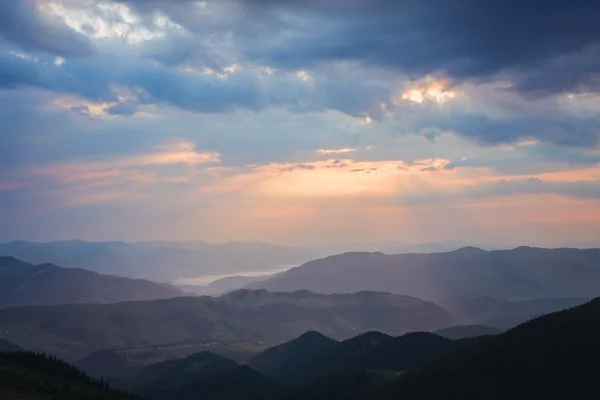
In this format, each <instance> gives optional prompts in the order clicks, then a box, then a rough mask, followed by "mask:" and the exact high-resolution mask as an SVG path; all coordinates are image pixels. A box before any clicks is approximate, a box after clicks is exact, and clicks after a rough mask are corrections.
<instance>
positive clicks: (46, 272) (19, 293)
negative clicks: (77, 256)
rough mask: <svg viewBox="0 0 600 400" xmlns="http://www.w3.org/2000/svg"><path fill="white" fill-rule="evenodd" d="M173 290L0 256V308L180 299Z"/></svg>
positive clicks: (180, 294) (163, 286)
mask: <svg viewBox="0 0 600 400" xmlns="http://www.w3.org/2000/svg"><path fill="white" fill-rule="evenodd" d="M182 295H183V292H182V291H181V290H179V289H177V288H175V287H170V286H167V285H161V284H158V283H154V282H150V281H147V280H139V279H135V280H134V279H127V278H120V277H116V276H109V275H101V274H98V273H95V272H91V271H86V270H82V269H76V268H61V267H57V266H55V265H52V264H43V265H31V264H28V263H25V262H22V261H19V260H17V259H14V258H12V257H0V308H6V307H17V306H23V305H55V304H66V303H115V302H120V301H126V300H153V299H160V298H171V297H177V296H182Z"/></svg>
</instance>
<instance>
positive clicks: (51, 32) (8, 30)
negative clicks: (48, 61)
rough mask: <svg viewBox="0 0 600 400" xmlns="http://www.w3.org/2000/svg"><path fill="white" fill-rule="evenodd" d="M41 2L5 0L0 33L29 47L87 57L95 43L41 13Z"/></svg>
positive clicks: (28, 48)
mask: <svg viewBox="0 0 600 400" xmlns="http://www.w3.org/2000/svg"><path fill="white" fill-rule="evenodd" d="M37 4H38V3H37V2H36V1H27V0H4V1H3V2H2V5H1V7H2V12H0V36H1V37H4V38H5V39H7V40H9V41H10V42H12V43H14V44H16V45H17V46H19V47H21V48H23V49H25V50H32V51H41V52H45V53H50V54H55V55H59V56H64V57H85V56H90V55H91V54H93V53H94V45H93V44H92V42H91V41H90V40H89V39H88V38H87V37H86V36H85V35H82V34H80V33H77V32H75V31H73V30H72V29H71V28H69V27H68V26H66V25H65V24H64V23H62V22H61V21H57V20H56V19H52V18H48V17H47V16H45V15H43V14H41V13H40V12H39V9H38V8H37ZM42 4H44V3H42Z"/></svg>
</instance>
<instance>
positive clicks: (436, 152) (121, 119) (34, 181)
mask: <svg viewBox="0 0 600 400" xmlns="http://www.w3.org/2000/svg"><path fill="white" fill-rule="evenodd" d="M0 11H1V12H0V107H1V109H2V120H3V132H2V141H3V146H1V147H0V205H1V206H2V208H1V210H2V211H0V216H1V217H2V218H4V219H6V220H7V221H9V225H5V226H6V227H5V228H2V230H0V240H12V239H17V238H24V239H28V238H35V239H41V240H45V239H52V238H69V237H75V236H82V237H89V238H112V236H113V235H114V232H115V230H116V231H119V232H122V237H123V238H125V239H136V238H142V237H141V236H144V238H159V237H160V238H167V239H168V238H178V239H190V238H202V239H210V240H227V239H237V240H254V239H264V240H277V239H278V238H283V239H284V240H286V241H288V242H303V241H307V240H306V237H311V238H313V239H311V240H316V241H338V240H360V239H362V238H363V237H365V236H369V237H374V238H381V239H390V238H391V239H398V240H404V241H413V242H414V241H428V240H429V239H431V240H443V239H449V236H452V235H455V234H456V231H455V230H454V231H453V227H452V226H453V225H455V226H460V227H461V229H460V231H461V233H460V235H462V238H463V239H466V240H472V239H473V238H477V237H481V236H482V235H484V236H486V235H487V236H486V237H489V238H490V240H499V241H502V240H504V241H506V240H508V239H506V238H511V237H512V236H511V233H510V232H511V231H512V230H513V229H512V228H514V227H510V226H508V225H507V221H512V222H513V223H514V224H515V226H519V229H518V231H519V232H522V233H521V234H520V235H521V236H522V237H523V240H526V241H529V242H536V240H537V239H536V235H542V236H543V238H541V239H540V240H541V241H542V242H544V241H545V242H546V243H550V242H552V243H556V242H559V241H560V239H561V238H562V237H564V238H569V237H577V238H578V239H577V240H595V239H596V238H597V237H598V235H600V232H599V231H598V229H597V228H594V227H593V224H592V223H593V222H597V221H596V220H597V219H599V218H600V215H599V214H598V211H597V210H598V209H600V208H598V207H597V206H598V205H600V199H599V198H600V189H599V187H600V183H599V180H600V146H599V144H600V114H599V112H598V110H599V109H600V93H599V91H600V85H599V82H600V75H599V73H600V27H599V25H598V24H597V21H598V19H600V6H598V5H597V4H596V2H593V1H577V0H576V1H570V2H566V1H550V2H546V3H544V4H543V5H541V4H540V5H538V4H535V5H534V4H523V2H517V1H513V0H509V1H504V2H497V1H472V0H463V1H459V2H453V3H452V4H451V5H450V4H442V3H440V2H434V1H429V0H426V1H419V2H417V1H391V0H373V1H369V2H367V1H363V0H350V1H345V2H339V1H333V0H325V1H313V0H295V1H287V0H227V1H214V0H208V1H187V0H177V1H172V0H169V1H167V0H151V1H141V0H122V1H97V0H82V1H75V0H9V1H6V2H5V3H3V4H2V5H0ZM582 210H589V212H590V216H589V218H587V219H581V218H580V217H579V216H580V215H581V213H582ZM444 213H448V214H444ZM469 213H470V214H469ZM506 213H509V214H510V215H511V216H513V217H511V218H508V217H507V218H504V219H503V222H502V224H501V225H502V226H504V225H506V226H504V227H503V228H502V229H503V231H502V232H500V233H498V234H495V233H494V229H495V228H494V227H492V225H491V224H493V223H497V219H498V218H497V217H496V216H497V215H500V214H506ZM81 219H83V221H84V222H76V221H81ZM326 219H331V221H333V222H331V223H327V227H326V228H325V226H324V225H325V224H326V223H325V222H324V221H325V220H326ZM352 221H354V222H352ZM391 221H395V223H396V224H399V225H401V226H402V227H403V228H402V229H400V230H398V229H394V228H393V227H392V226H391V225H388V224H390V223H391ZM419 221H422V223H420V222H419ZM490 221H493V222H490ZM565 221H569V224H567V225H566V227H565ZM57 224H58V225H61V226H62V227H63V229H62V231H61V232H59V233H57V232H56V230H55V227H56V225H57ZM41 225H43V226H41ZM217 225H218V227H217ZM256 226H260V227H261V228H260V229H255V228H256ZM361 227H366V228H365V229H366V231H365V232H363V231H362V230H361V229H362V228H361ZM565 229H566V230H567V231H568V232H567V231H565V232H564V233H561V230H565ZM142 232H143V234H142ZM282 232H284V233H282ZM316 232H320V233H319V234H316ZM453 232H454V233H453ZM595 235H596V236H595ZM452 239H454V237H452ZM538 242H539V241H538Z"/></svg>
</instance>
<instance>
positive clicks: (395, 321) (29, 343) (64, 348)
mask: <svg viewBox="0 0 600 400" xmlns="http://www.w3.org/2000/svg"><path fill="white" fill-rule="evenodd" d="M457 322H458V320H457V319H456V317H455V316H454V315H452V314H451V313H449V312H448V311H446V310H444V309H442V308H440V307H439V306H437V305H435V304H433V303H430V302H425V301H422V300H419V299H415V298H411V297H407V296H398V295H392V294H387V293H374V292H361V293H355V294H343V295H323V294H314V293H311V292H308V291H300V292H282V293H270V292H267V291H264V290H263V291H251V290H241V291H237V292H233V293H229V294H227V295H225V296H222V297H219V298H211V297H200V298H189V297H187V298H186V297H180V298H173V299H167V300H155V301H145V302H124V303H116V304H69V305H60V306H51V307H22V308H11V309H4V310H0V338H5V339H7V340H9V341H11V342H13V343H15V344H17V345H20V346H23V347H26V348H28V349H31V350H35V351H47V352H50V353H52V354H57V355H60V356H62V357H64V358H65V359H67V360H73V361H74V360H77V359H80V358H82V357H84V356H85V355H87V354H90V353H92V352H94V351H97V350H102V349H109V348H128V347H136V346H138V345H139V346H143V347H147V346H151V345H163V344H166V343H190V342H193V341H196V342H210V341H215V342H236V341H237V342H240V341H257V342H266V343H272V344H276V343H281V342H283V341H287V340H290V339H292V338H294V337H297V336H298V335H300V334H302V333H303V332H306V331H310V330H317V331H320V332H323V333H325V334H327V335H328V336H331V337H334V338H337V339H344V338H347V337H351V336H355V335H356V334H358V333H361V332H366V331H371V330H379V331H382V332H386V333H390V334H395V335H397V334H400V333H404V332H410V331H415V330H435V329H440V328H443V327H446V326H450V325H455V324H456V323H457Z"/></svg>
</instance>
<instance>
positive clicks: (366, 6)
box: [125, 0, 600, 94]
mask: <svg viewBox="0 0 600 400" xmlns="http://www.w3.org/2000/svg"><path fill="white" fill-rule="evenodd" d="M125 2H126V3H127V4H129V5H132V6H134V7H136V8H137V9H138V10H141V11H142V12H144V11H146V12H148V11H150V10H153V9H155V8H161V9H163V10H170V12H171V13H173V14H174V15H177V14H178V13H177V11H176V10H177V7H179V8H188V7H190V4H191V2H189V1H183V0H182V1H175V2H172V1H169V2H167V1H159V0H154V1H150V2H147V1H140V0H126V1H125ZM207 3H208V4H209V6H217V5H218V3H219V2H216V1H214V0H209V1H208V2H207ZM232 3H233V4H238V5H239V6H241V10H242V14H241V17H240V20H239V21H238V23H237V24H236V25H235V26H232V27H231V29H232V31H233V32H234V34H236V35H237V38H236V39H237V40H238V42H239V43H240V44H241V48H242V52H243V53H244V54H245V56H246V57H248V58H250V59H253V60H255V61H259V62H262V63H265V64H267V65H272V66H277V67H280V68H290V69H296V68H308V67H311V66H314V65H316V64H319V63H322V62H331V61H340V60H343V61H349V60H352V61H360V62H362V63H365V64H369V65H376V66H386V67H389V68H393V69H396V70H399V71H402V72H403V73H407V74H409V75H412V76H415V77H419V76H423V75H427V74H431V73H439V74H443V75H448V76H450V77H452V78H454V79H456V80H457V81H461V80H490V79H496V78H498V76H499V75H502V74H507V75H508V76H509V77H510V78H512V80H513V81H514V83H515V84H516V86H517V88H518V89H519V90H521V91H523V92H527V93H533V94H545V93H554V92H562V91H590V90H591V91H596V90H598V89H599V85H598V80H597V79H596V78H595V77H594V76H593V75H594V74H596V73H598V72H599V71H600V52H599V51H597V50H598V48H597V47H598V45H600V24H598V20H600V5H599V4H598V2H597V1H595V0H574V1H566V0H561V1H558V0H551V1H546V2H533V1H521V0H505V1H497V0H459V1H453V2H443V1H439V0H421V1H414V0H369V1H367V0H347V1H334V0H320V1H316V0H237V1H230V2H228V4H232ZM179 15H180V20H181V22H183V23H184V24H187V26H188V27H189V28H190V29H194V28H195V27H194V23H193V20H192V21H190V20H186V19H185V18H181V13H180V12H179ZM257 21H260V22H262V24H260V25H261V26H263V27H264V26H270V27H271V30H270V31H265V30H264V29H263V30H261V29H258V30H257V29H247V28H248V26H253V27H255V26H256V25H259V24H258V23H257Z"/></svg>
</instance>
